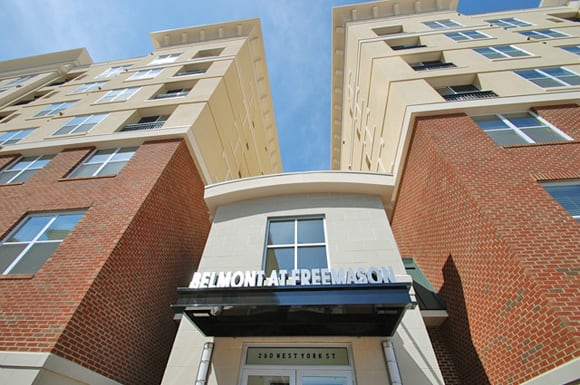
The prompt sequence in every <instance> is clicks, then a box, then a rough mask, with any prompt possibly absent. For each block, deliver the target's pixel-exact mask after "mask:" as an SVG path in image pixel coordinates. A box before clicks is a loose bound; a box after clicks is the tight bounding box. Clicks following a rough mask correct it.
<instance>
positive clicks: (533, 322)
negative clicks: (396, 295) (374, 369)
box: [392, 105, 580, 385]
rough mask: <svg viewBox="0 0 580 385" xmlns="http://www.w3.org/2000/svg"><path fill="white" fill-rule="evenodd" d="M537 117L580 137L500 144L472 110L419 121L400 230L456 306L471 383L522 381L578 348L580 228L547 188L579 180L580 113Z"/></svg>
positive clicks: (406, 250) (566, 109)
mask: <svg viewBox="0 0 580 385" xmlns="http://www.w3.org/2000/svg"><path fill="white" fill-rule="evenodd" d="M536 111H537V112H538V113H539V114H540V115H541V116H542V117H544V118H546V119H547V120H548V121H550V122H551V123H553V124H554V125H556V126H557V127H558V128H560V129H561V130H563V131H564V132H566V133H567V134H568V135H570V136H571V137H572V138H574V139H575V140H574V141H572V142H562V143H548V144H537V145H525V146H513V147H510V148H502V147H500V146H498V145H496V144H495V143H494V142H493V140H491V139H490V138H489V137H488V136H487V135H486V134H485V133H484V132H483V131H481V129H480V128H479V127H478V126H477V125H476V124H475V123H474V122H473V121H472V120H471V119H470V118H469V117H468V116H465V115H463V114H455V115H446V116H436V117H425V118H420V119H417V122H416V125H415V132H414V138H413V139H412V144H411V148H410V152H409V155H408V159H407V164H406V167H405V171H404V175H403V178H402V182H401V187H400V192H399V198H398V201H397V204H396V207H395V211H394V216H393V223H392V226H393V231H394V234H395V238H396V239H397V242H398V244H399V247H400V249H401V253H402V254H403V255H410V256H413V257H414V258H415V259H416V260H417V262H418V264H419V266H420V267H421V269H422V270H423V271H424V272H425V274H426V275H427V276H428V278H429V279H430V280H431V282H432V283H433V285H434V286H435V287H436V288H438V290H439V291H440V294H441V295H442V296H443V297H444V299H445V301H446V302H447V305H448V312H449V315H450V318H449V319H448V321H447V322H446V323H445V324H444V325H443V327H442V328H441V333H442V335H443V336H444V339H445V340H446V341H447V342H448V346H449V349H450V351H451V352H452V354H453V356H454V357H455V360H456V363H457V365H456V367H457V369H458V374H459V377H460V378H461V381H462V383H469V384H489V383H491V384H502V385H503V384H506V385H507V384H519V383H521V382H523V381H526V380H528V379H530V378H533V377H535V376H537V375H539V374H541V373H543V372H546V371H548V370H550V369H552V368H555V367H557V366H559V365H561V364H563V363H565V362H567V361H570V360H571V359H573V358H574V357H576V356H578V355H579V352H580V343H579V339H578V335H577V330H578V329H579V327H580V323H579V321H580V311H579V310H580V308H579V306H580V303H578V301H577V300H575V299H577V298H579V295H578V294H579V293H578V289H579V285H578V272H579V266H578V256H579V255H580V244H579V243H578V239H580V225H579V224H578V222H577V221H575V220H574V219H573V218H572V217H571V216H570V215H569V213H567V212H566V211H565V210H564V209H563V208H562V207H561V206H560V205H559V204H558V203H557V202H556V201H555V200H554V199H553V198H552V197H551V196H550V195H549V194H548V193H547V192H546V191H545V190H544V189H543V188H542V187H541V185H540V184H539V183H538V179H557V178H580V108H578V106H576V105H563V106H550V107H541V108H537V109H536ZM539 176H542V178H539Z"/></svg>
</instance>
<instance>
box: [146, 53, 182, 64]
mask: <svg viewBox="0 0 580 385" xmlns="http://www.w3.org/2000/svg"><path fill="white" fill-rule="evenodd" d="M180 55H181V54H180V53H169V54H167V55H159V56H157V57H156V58H155V60H153V61H152V62H151V63H149V64H147V65H148V66H152V65H158V64H168V63H173V62H174V61H176V60H177V58H178V57H179V56H180Z"/></svg>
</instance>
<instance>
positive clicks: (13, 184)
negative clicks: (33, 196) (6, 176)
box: [0, 182, 24, 187]
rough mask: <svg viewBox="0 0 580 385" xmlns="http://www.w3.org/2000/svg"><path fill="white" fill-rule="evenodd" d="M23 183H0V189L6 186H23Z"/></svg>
mask: <svg viewBox="0 0 580 385" xmlns="http://www.w3.org/2000/svg"><path fill="white" fill-rule="evenodd" d="M23 184H24V182H16V183H0V187H6V186H20V185H23Z"/></svg>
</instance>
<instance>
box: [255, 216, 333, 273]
mask: <svg viewBox="0 0 580 385" xmlns="http://www.w3.org/2000/svg"><path fill="white" fill-rule="evenodd" d="M312 219H320V220H322V231H323V234H324V242H314V243H298V222H299V221H301V220H312ZM291 221H293V222H294V240H293V243H288V244H276V245H268V236H269V235H270V224H271V223H272V222H291ZM308 247H324V250H325V253H326V268H330V255H329V253H328V234H327V231H326V218H325V217H324V215H311V216H310V215H307V216H296V217H281V218H276V217H273V218H268V222H267V224H266V240H265V244H264V256H263V258H262V259H263V260H262V267H263V270H264V271H266V265H267V258H268V251H269V250H272V249H283V248H293V250H294V267H293V269H300V268H301V267H300V266H298V249H301V248H308Z"/></svg>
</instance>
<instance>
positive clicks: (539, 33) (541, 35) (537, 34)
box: [519, 28, 570, 40]
mask: <svg viewBox="0 0 580 385" xmlns="http://www.w3.org/2000/svg"><path fill="white" fill-rule="evenodd" d="M545 31H550V32H554V33H556V34H559V35H561V36H552V35H549V34H546V33H545ZM519 33H520V35H523V36H526V37H530V38H532V39H536V40H541V39H560V38H563V37H570V35H568V34H567V33H564V32H560V31H558V30H555V29H551V28H543V29H533V30H530V31H520V32H519ZM530 34H533V35H530Z"/></svg>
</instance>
